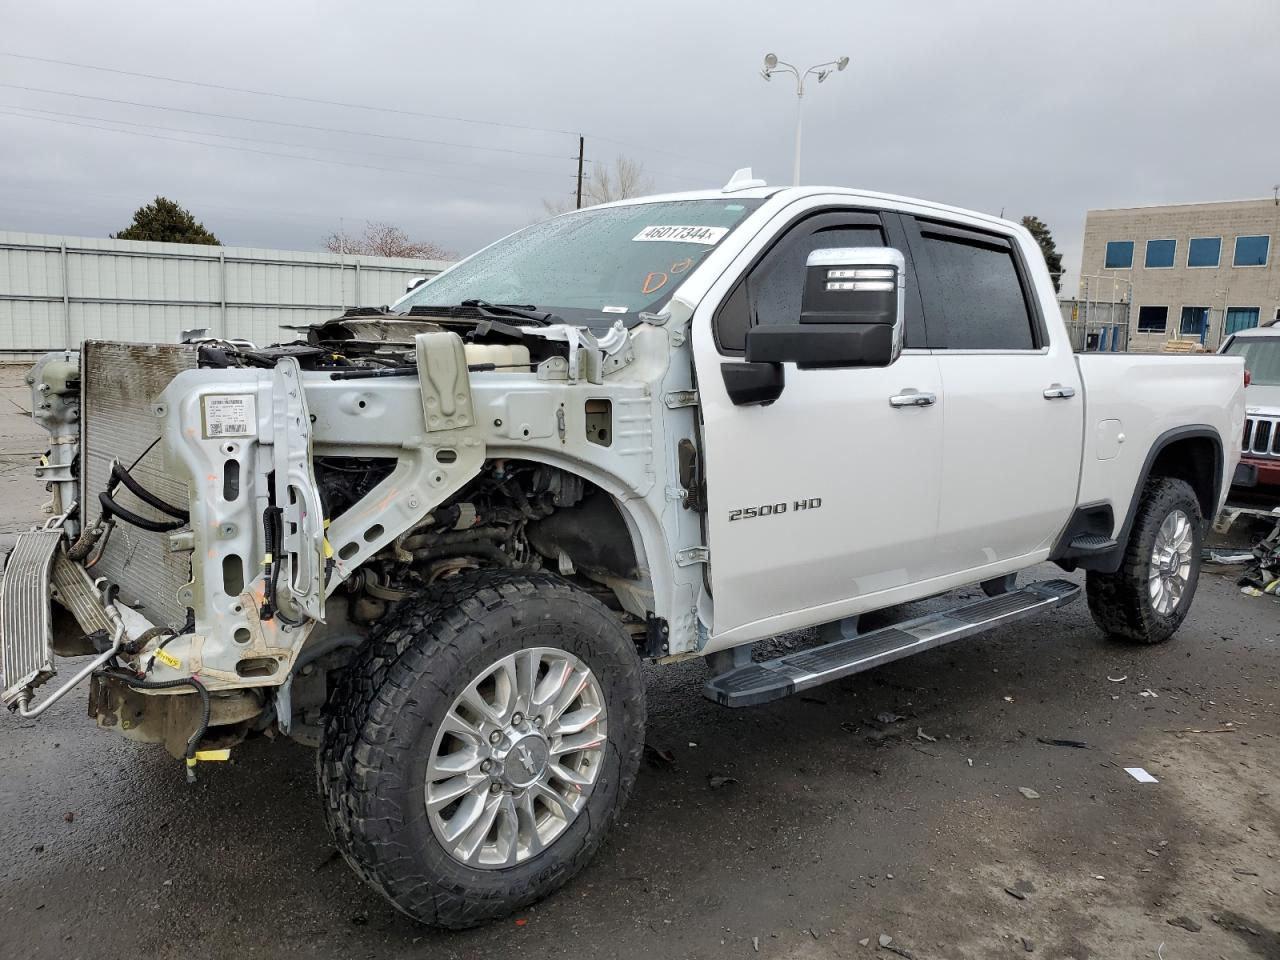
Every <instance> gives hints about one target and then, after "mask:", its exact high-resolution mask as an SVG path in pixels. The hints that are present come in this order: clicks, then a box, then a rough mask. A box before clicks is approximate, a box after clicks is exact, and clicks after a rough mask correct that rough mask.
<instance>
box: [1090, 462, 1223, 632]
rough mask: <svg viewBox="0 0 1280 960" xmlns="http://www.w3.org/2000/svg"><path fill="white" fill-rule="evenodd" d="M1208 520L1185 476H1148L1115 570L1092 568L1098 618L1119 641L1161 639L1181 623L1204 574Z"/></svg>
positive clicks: (1094, 611) (1092, 595) (1095, 617)
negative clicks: (1202, 564) (1202, 563)
mask: <svg viewBox="0 0 1280 960" xmlns="http://www.w3.org/2000/svg"><path fill="white" fill-rule="evenodd" d="M1203 531H1204V521H1203V518H1202V517H1201V514H1200V501H1199V500H1198V499H1197V497H1196V495H1195V492H1194V491H1193V490H1192V489H1191V487H1190V485H1189V484H1187V483H1186V482H1185V481H1183V480H1175V479H1172V478H1170V477H1157V478H1155V479H1153V480H1150V481H1148V483H1147V485H1146V488H1145V489H1144V491H1143V494H1142V500H1141V502H1140V503H1139V504H1138V515H1137V517H1136V518H1135V519H1134V523H1133V529H1132V530H1131V531H1130V533H1129V541H1128V543H1126V544H1125V549H1124V559H1123V560H1122V561H1121V563H1120V568H1119V569H1118V570H1117V571H1116V572H1115V573H1100V572H1098V571H1096V570H1091V571H1089V574H1088V577H1087V578H1086V592H1087V594H1088V597H1089V613H1090V614H1092V615H1093V620H1094V623H1096V624H1097V625H1098V626H1099V627H1100V628H1101V629H1102V630H1104V631H1106V633H1107V634H1108V635H1110V636H1112V637H1114V638H1116V639H1117V640H1122V641H1125V642H1128V643H1163V642H1164V641H1166V640H1168V639H1169V638H1170V637H1171V636H1173V634H1174V631H1176V630H1177V629H1178V627H1179V626H1181V624H1182V621H1183V620H1184V619H1185V618H1186V616H1187V611H1188V610H1189V609H1190V607H1191V601H1192V599H1193V598H1194V597H1195V592H1196V584H1197V583H1198V582H1199V579H1200V545H1201V540H1202V538H1203V535H1204V533H1203Z"/></svg>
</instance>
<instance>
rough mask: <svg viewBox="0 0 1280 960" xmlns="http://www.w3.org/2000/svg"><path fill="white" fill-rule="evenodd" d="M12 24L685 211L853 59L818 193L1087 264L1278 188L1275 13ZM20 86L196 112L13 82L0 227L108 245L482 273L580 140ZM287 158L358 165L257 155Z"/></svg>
mask: <svg viewBox="0 0 1280 960" xmlns="http://www.w3.org/2000/svg"><path fill="white" fill-rule="evenodd" d="M3 6H4V8H6V9H5V10H4V12H3V22H4V23H5V25H6V30H5V31H4V36H3V39H2V40H0V50H4V51H7V52H11V53H22V54H28V55H32V56H42V57H52V58H57V59H62V60H68V61H75V62H80V63H89V64H99V65H103V66H110V67H117V68H120V69H125V70H133V71H139V72H145V73H153V74H162V75H166V76H171V77H181V78H189V79H193V80H201V81H205V82H209V83H216V84H222V85H225V86H235V87H249V88H253V89H257V90H267V91H277V92H281V93H292V94H297V95H300V96H306V97H314V98H318V99H332V100H343V101H351V102H359V103H370V104H382V105H385V106H388V107H394V108H398V109H403V110H409V111H419V112H423V113H433V114H445V115H450V116H455V117H461V118H473V119H477V120H488V121H494V122H505V123H510V124H515V125H520V126H532V127H540V128H550V129H551V130H561V131H570V132H576V131H581V132H582V133H584V134H585V135H586V136H587V152H588V156H589V157H590V158H592V159H594V160H601V161H607V160H609V159H610V158H612V157H613V156H614V155H616V154H618V153H625V154H628V155H630V156H634V157H636V158H638V159H640V160H642V161H643V162H644V164H645V167H646V170H647V172H648V173H649V174H650V175H651V176H652V177H653V179H654V180H655V181H656V183H657V185H658V186H659V187H660V188H661V189H670V190H679V189H687V188H693V187H697V186H715V185H719V184H720V183H722V182H723V181H724V180H725V179H726V178H727V176H728V174H729V173H730V172H731V171H732V170H733V169H734V168H735V167H738V166H745V165H751V166H753V167H754V168H755V170H756V172H757V175H763V176H765V177H766V178H768V179H769V180H770V182H786V181H787V179H789V176H790V164H791V143H792V139H791V137H792V125H793V122H794V111H795V97H794V94H793V92H792V88H791V87H790V86H789V85H788V78H778V79H776V80H775V81H773V82H772V83H771V84H768V85H766V84H765V83H764V82H762V81H761V80H760V78H759V77H758V76H757V73H756V71H757V70H758V68H759V63H760V59H761V57H762V55H763V54H764V53H765V52H766V51H768V50H774V51H776V52H777V53H778V54H779V55H780V56H782V57H783V58H784V59H788V60H793V61H795V62H798V63H801V64H808V63H812V62H816V61H819V60H825V59H827V58H829V57H834V56H838V55H840V54H848V55H849V56H850V57H851V58H852V63H851V64H850V67H849V69H848V70H847V71H846V72H844V73H842V74H839V75H837V76H835V77H833V78H832V79H831V80H829V81H828V82H827V83H824V84H822V85H821V86H817V85H811V87H810V90H809V94H808V96H807V97H806V102H805V133H804V144H805V147H804V179H805V180H806V181H807V182H815V183H832V184H840V185H852V186H862V187H867V188H870V189H875V190H884V191H889V192H896V193H905V194H908V195H913V196H922V197H927V198H930V199H936V200H942V201H945V202H949V203H954V204H958V205H961V206H970V207H975V208H977V209H981V210H986V211H991V212H997V213H998V212H1000V211H1001V210H1004V211H1005V213H1006V215H1007V216H1011V217H1017V216H1020V215H1021V214H1023V213H1035V214H1037V215H1038V216H1040V217H1041V218H1043V219H1044V220H1045V221H1047V222H1048V223H1049V225H1050V226H1051V228H1052V229H1053V230H1054V233H1055V235H1056V237H1057V239H1058V244H1059V247H1060V248H1061V249H1062V250H1063V252H1064V253H1065V255H1066V258H1067V263H1068V266H1069V267H1071V268H1072V269H1073V270H1074V267H1075V265H1076V261H1077V260H1078V257H1079V242H1080V235H1081V232H1082V229H1083V225H1084V214H1085V211H1086V210H1087V209H1088V208H1089V207H1097V206H1119V205H1134V204H1142V203H1159V202H1180V201H1196V200H1218V199H1239V198H1243V197H1256V196H1266V195H1267V194H1268V193H1269V192H1270V189H1271V185H1272V184H1273V183H1275V182H1276V181H1277V180H1278V179H1280V166H1278V165H1277V160H1276V158H1277V157H1278V156H1280V125H1278V124H1277V123H1276V122H1275V113H1274V105H1273V103H1272V101H1273V99H1274V94H1275V92H1276V89H1277V85H1276V82H1275V77H1276V60H1275V56H1274V42H1275V37H1276V34H1277V28H1278V27H1280V6H1278V5H1276V4H1275V3H1274V2H1271V0H1253V2H1248V0H1236V2H1231V3H1221V4H1204V3H1191V2H1180V0H1179V2H1173V0H1142V2H1132V0H1131V2H1126V3H1115V2H1110V3H1100V2H1077V3H1072V4H1067V5H1049V4H1040V3H1035V4H1032V3H1025V2H995V0H991V2H974V0H970V2H966V3H955V2H941V0H937V2H911V3H907V2H900V3H893V4H883V3H879V4H871V3H854V2H843V3H834V2H832V3H816V2H814V3H793V4H790V5H786V6H782V7H779V6H778V5H777V4H776V3H770V4H766V3H758V2H732V3H730V2H720V3H710V2H701V3H693V2H689V0H685V2H683V3H670V2H661V0H651V2H649V3H646V4H630V5H623V4H602V3H599V2H595V3H585V2H560V3H556V4H554V5H550V4H516V3H508V2H501V3H496V2H495V3H487V4H458V5H444V4H423V3H407V2H406V3H379V4H363V5H354V4H340V3H327V2H326V3H315V2H307V3H303V2H293V3H283V2H272V3H262V2H257V3H252V4H249V3H239V2H230V0H228V2H223V3H220V4H217V5H203V6H191V5H188V4H171V3H154V4H145V5H144V4H133V5H121V4H88V3H84V4H81V3H75V4H68V3H63V4H48V5H38V4H19V3H17V2H16V0H5V2H4V4H3ZM0 84H10V85H17V86H22V87H35V88H44V89H51V90H62V91H67V92H71V93H77V94H81V95H85V96H93V97H102V98H110V99H112V100H132V101H138V102H143V103H148V104H157V105H165V106H168V107H173V108H177V109H175V110H170V111H164V110H158V109H148V108H143V107H137V106H128V105H125V104H121V103H106V102H101V101H95V100H91V99H84V98H77V97H70V96H59V95H54V94H49V93H36V92H32V91H30V90H20V89H14V88H13V87H12V86H0V169H3V171H4V178H3V182H0V228H3V229H17V230H28V231H32V232H42V233H68V234H79V235H91V236H92V235H105V234H106V233H107V232H110V231H114V230H118V229H120V228H121V227H123V226H124V225H125V224H126V223H127V221H128V219H129V216H130V214H131V213H132V211H133V209H134V208H135V207H137V206H138V205H139V204H140V203H142V202H144V201H146V200H148V199H149V198H150V197H152V196H154V195H155V194H157V193H161V194H165V195H167V196H170V197H172V198H173V199H176V200H178V201H179V202H181V203H183V204H185V205H187V206H189V207H190V208H191V209H192V210H193V212H195V213H196V215H197V216H198V217H199V218H200V219H202V220H203V221H204V222H205V224H206V225H207V226H209V227H210V228H211V229H213V230H214V231H215V232H216V233H217V234H218V236H219V237H220V238H221V239H222V240H223V242H224V243H231V244H239V245H247V246H267V247H292V248H302V249H306V248H314V247H316V246H317V245H318V242H319V239H320V237H321V236H323V235H324V234H326V233H328V232H330V231H331V230H333V229H335V228H336V227H337V226H338V223H339V220H340V219H345V221H346V222H347V224H348V225H349V226H353V227H358V226H359V225H360V223H361V222H362V221H363V220H366V219H379V220H390V221H393V222H396V223H398V224H400V225H402V226H403V227H404V228H405V229H406V230H408V231H409V232H410V233H411V234H413V235H415V236H421V237H422V238H424V239H431V240H434V241H436V242H438V243H441V244H443V245H445V246H448V247H452V248H454V249H457V250H459V251H461V252H466V251H469V250H471V249H474V248H475V247H477V246H479V245H481V244H483V243H486V242H488V241H489V240H492V239H494V238H495V237H496V236H498V235H501V234H502V233H504V232H507V231H509V230H511V229H514V228H517V227H519V226H522V225H523V224H525V223H528V222H530V221H531V220H534V219H536V218H538V217H539V216H540V215H541V213H542V210H543V206H542V203H543V200H544V199H549V200H555V199H559V198H563V197H565V196H567V195H568V194H569V192H570V191H571V189H572V186H573V170H574V162H573V160H572V157H573V154H574V153H575V152H576V148H577V143H576V137H575V136H573V135H572V133H570V132H566V133H550V132H537V131H530V130H519V129H510V128H503V127H498V126H488V125H482V124H476V123H464V122H458V121H454V120H427V119H422V118H414V117H406V116H397V115H394V114H388V113H378V112H372V111H363V110H354V109H345V108H339V107H332V106H324V105H320V104H311V103H298V102H293V101H288V100H281V99H275V98H270V97H261V96H253V95H248V94H242V93H233V92H230V91H225V90H211V89H204V88H200V87H192V86H185V85H181V84H174V83H165V82H158V81H150V80H143V79H137V78H130V77H123V76H118V75H114V74H109V73H101V72H96V71H90V70H82V69H75V68H71V67H64V66H56V65H52V64H43V63H33V62H30V61H24V60H19V59H14V58H10V57H0ZM33 110H45V111H56V112H57V113H58V114H62V116H55V115H53V114H50V113H46V114H40V116H43V117H45V118H46V119H43V120H41V119H34V118H33V117H34V116H35V115H34V114H33V113H32V112H31V111H33ZM180 110H187V111H199V112H200V113H183V112H179V111H180ZM14 113H22V114H25V116H22V117H18V116H13V115H12V114H14ZM203 113H218V114H224V115H228V116H240V117H253V118H258V119H260V120H272V121H283V122H287V123H291V124H297V125H304V126H314V127H326V128H341V129H344V130H348V131H357V132H360V133H363V134H366V135H356V134H354V133H334V132H329V131H327V130H312V129H300V128H298V127H287V126H277V125H273V124H270V123H254V122H248V121H245V120H232V119H220V118H215V117H208V116H203V115H200V114H203ZM65 114H75V115H77V116H75V117H69V116H65ZM85 118H94V119H85ZM99 118H111V119H112V120H114V121H129V122H131V123H133V124H146V125H150V126H149V127H148V126H134V127H130V128H128V129H130V130H132V131H133V134H128V135H126V134H122V133H117V132H109V131H105V130H101V129H94V127H103V126H112V125H113V124H111V123H105V122H103V120H102V119H99ZM51 120H57V121H59V122H57V123H55V122H50V121H51ZM71 124H81V125H78V126H77V125H71ZM86 125H87V126H86ZM156 127H163V128H168V129H164V130H160V129H155V128H156ZM192 131H194V132H192ZM138 133H147V134H150V135H151V137H152V138H148V137H142V136H138V135H136V134H138ZM210 133H218V134H223V135H231V136H235V137H240V138H243V139H240V140H218V141H213V140H211V139H210V138H208V136H207V134H210ZM371 134H378V135H381V136H377V137H375V136H369V135H371ZM397 137H400V138H409V139H412V140H437V141H449V142H451V143H453V144H457V145H456V146H440V145H433V144H427V143H420V142H404V141H402V140H398V139H393V138H397ZM155 138H170V139H155ZM175 140H180V141H191V140H195V141H207V143H213V142H217V143H220V144H223V145H224V146H223V147H213V146H209V145H207V144H205V145H201V144H199V143H190V142H175ZM264 141H277V142H275V143H267V142H264ZM226 146H235V147H239V148H240V149H237V150H232V149H226V148H225V147H226ZM482 148H491V149H482ZM252 151H262V152H261V153H258V152H252ZM506 151H519V152H518V153H516V152H506ZM278 153H284V154H293V155H305V156H309V157H314V158H320V159H323V160H329V161H342V162H343V163H344V164H358V165H365V166H346V165H340V164H337V163H324V162H316V161H315V160H303V159H294V158H286V157H281V156H271V155H265V154H278ZM527 154H539V156H529V155H527ZM367 167H374V168H379V169H368V168H367Z"/></svg>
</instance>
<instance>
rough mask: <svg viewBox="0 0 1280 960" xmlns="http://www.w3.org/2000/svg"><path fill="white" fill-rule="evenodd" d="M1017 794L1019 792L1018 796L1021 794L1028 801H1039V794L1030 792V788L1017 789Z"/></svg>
mask: <svg viewBox="0 0 1280 960" xmlns="http://www.w3.org/2000/svg"><path fill="white" fill-rule="evenodd" d="M1018 792H1019V793H1020V794H1022V795H1023V796H1024V797H1026V798H1027V799H1028V800H1039V799H1040V794H1038V793H1036V792H1035V791H1034V790H1032V789H1031V788H1030V787H1019V788H1018Z"/></svg>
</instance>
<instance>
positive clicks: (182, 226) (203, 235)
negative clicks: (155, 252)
mask: <svg viewBox="0 0 1280 960" xmlns="http://www.w3.org/2000/svg"><path fill="white" fill-rule="evenodd" d="M111 238H112V239H113V240H156V241H159V242H160V243H207V244H210V245H212V246H220V244H219V243H218V238H217V237H215V236H214V235H213V234H212V233H210V232H209V231H208V230H206V229H205V227H204V224H203V223H200V222H199V221H197V220H196V218H195V217H193V216H192V215H191V211H190V210H187V209H185V208H183V207H180V206H178V205H177V204H176V203H174V202H173V201H172V200H168V199H166V198H164V197H156V198H155V200H154V201H153V202H152V203H148V204H147V205H146V206H145V207H139V208H138V209H137V210H135V211H134V214H133V223H131V224H129V226H127V227H126V228H125V229H123V230H121V231H120V232H119V233H113V234H111Z"/></svg>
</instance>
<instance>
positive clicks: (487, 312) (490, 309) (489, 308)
mask: <svg viewBox="0 0 1280 960" xmlns="http://www.w3.org/2000/svg"><path fill="white" fill-rule="evenodd" d="M459 306H461V307H470V308H471V309H472V310H475V311H477V312H478V313H480V315H481V316H485V317H517V318H519V319H521V320H528V321H529V322H530V323H535V324H537V325H538V326H540V327H548V326H550V325H551V324H553V323H564V320H563V319H561V318H560V317H558V316H556V315H555V314H554V313H551V312H550V311H548V310H539V309H538V308H537V307H536V306H535V305H533V304H532V303H490V302H489V301H488V300H463V301H462V303H460V304H459Z"/></svg>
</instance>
